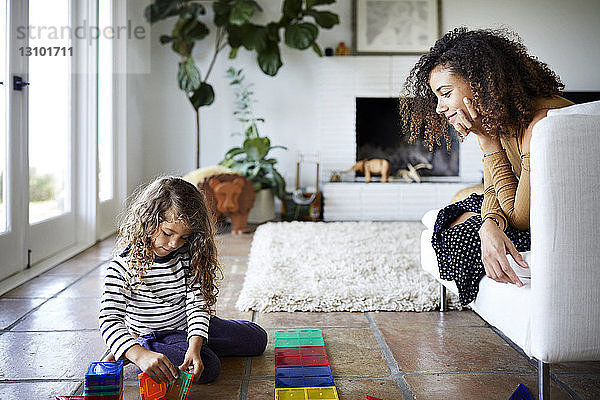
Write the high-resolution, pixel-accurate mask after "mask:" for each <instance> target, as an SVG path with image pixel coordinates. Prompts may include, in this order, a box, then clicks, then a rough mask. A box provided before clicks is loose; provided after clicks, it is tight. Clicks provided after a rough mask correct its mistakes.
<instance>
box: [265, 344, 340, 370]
mask: <svg viewBox="0 0 600 400" xmlns="http://www.w3.org/2000/svg"><path fill="white" fill-rule="evenodd" d="M309 365H329V359H328V358H327V353H326V352H325V347H324V346H309V347H275V366H276V367H297V366H309Z"/></svg>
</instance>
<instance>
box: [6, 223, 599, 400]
mask: <svg viewBox="0 0 600 400" xmlns="http://www.w3.org/2000/svg"><path fill="white" fill-rule="evenodd" d="M112 241H113V239H107V240H105V241H103V242H101V243H99V244H97V245H96V246H94V247H92V248H90V249H88V250H87V251H85V252H84V253H82V254H80V255H78V256H76V257H74V258H72V259H71V260H68V261H66V262H64V263H62V264H61V265H59V266H57V267H56V268H54V269H52V270H50V271H48V272H47V273H45V274H43V275H42V276H39V277H37V278H35V279H33V280H31V281H30V282H28V283H26V284H24V285H22V286H20V287H18V288H16V289H14V290H12V291H11V292H9V293H6V294H5V295H4V296H2V297H1V298H0V307H1V311H0V329H1V330H0V399H2V400H13V399H54V396H55V395H58V394H71V393H81V390H82V387H81V381H82V379H83V375H84V373H85V369H86V366H87V365H88V363H89V362H90V361H94V360H98V359H100V358H101V357H102V355H103V354H104V351H105V348H104V344H103V342H102V339H101V338H100V335H99V333H98V331H97V320H96V315H97V311H96V310H97V303H98V298H99V296H100V292H101V285H102V276H103V271H104V266H103V264H104V263H105V261H106V260H108V259H109V257H110V251H111V248H112ZM251 242H252V235H244V236H231V235H227V234H225V235H220V236H219V247H220V249H221V255H222V264H223V267H224V273H225V278H224V281H223V283H222V285H221V286H222V287H221V293H220V296H219V302H218V305H217V313H218V315H219V316H221V317H224V318H235V319H252V318H254V319H255V321H257V322H258V323H259V324H260V325H261V326H263V327H264V328H265V329H266V330H267V331H268V332H269V337H270V341H269V345H268V347H267V349H266V351H265V353H264V355H262V356H260V357H255V358H252V359H247V358H230V359H226V360H224V362H223V372H222V374H221V376H220V377H219V379H218V380H217V381H216V382H214V383H212V384H209V385H195V386H194V387H193V389H192V391H191V394H190V396H189V398H190V399H217V400H227V399H235V400H238V399H251V400H261V399H273V397H274V391H273V388H274V377H273V375H274V360H273V359H274V355H273V341H272V338H273V331H274V330H276V329H296V328H318V329H322V330H323V334H324V338H325V345H326V348H327V353H328V355H329V359H330V363H331V369H332V371H333V374H334V379H335V382H336V385H337V387H338V391H339V395H340V399H342V400H364V399H365V398H366V395H371V396H376V397H380V398H383V399H386V400H392V399H463V400H467V399H474V400H475V399H476V400H482V399H504V400H506V399H508V398H509V397H510V395H511V393H512V392H513V391H514V389H515V388H516V387H517V385H518V384H519V383H524V384H525V385H526V386H527V387H528V388H529V389H530V391H531V392H532V394H533V396H534V398H537V387H536V384H537V372H536V369H535V367H534V366H533V365H532V363H531V362H530V360H528V359H527V358H526V357H524V356H523V355H522V354H521V353H520V352H519V351H517V350H516V349H514V348H513V347H511V346H510V345H509V344H507V343H506V342H505V341H504V340H503V339H502V338H501V337H500V336H498V335H497V334H496V333H495V332H494V330H493V329H492V328H490V327H489V326H488V325H487V324H486V323H485V322H484V321H483V320H481V319H480V318H479V317H478V316H477V315H476V314H474V313H473V312H471V311H460V312H459V311H453V312H446V313H439V312H427V313H402V312H381V313H343V312H336V313H300V312H299V313H267V314H258V313H255V314H254V315H253V313H250V312H240V311H237V310H236V309H235V302H236V299H237V295H238V293H239V291H240V289H241V287H242V285H243V282H244V274H245V269H246V263H247V259H248V253H249V251H250V245H251ZM551 372H552V378H553V382H552V394H551V395H552V399H553V400H558V399H600V362H588V363H565V364H557V365H552V366H551ZM125 378H126V380H125V382H126V383H125V385H126V386H125V400H134V399H139V398H140V397H139V392H138V386H137V371H136V369H135V368H134V366H132V365H130V366H128V367H126V374H125Z"/></svg>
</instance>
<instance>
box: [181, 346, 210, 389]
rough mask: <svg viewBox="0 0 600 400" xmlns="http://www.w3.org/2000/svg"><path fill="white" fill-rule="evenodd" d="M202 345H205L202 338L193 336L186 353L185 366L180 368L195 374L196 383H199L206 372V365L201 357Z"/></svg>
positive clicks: (182, 365)
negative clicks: (203, 372)
mask: <svg viewBox="0 0 600 400" xmlns="http://www.w3.org/2000/svg"><path fill="white" fill-rule="evenodd" d="M202 343H204V339H203V338H202V337H200V336H192V337H191V338H190V340H189V344H188V349H187V351H186V352H185V358H184V360H183V364H181V365H180V366H179V369H180V370H182V371H186V372H189V373H192V374H194V382H198V380H199V379H200V375H202V371H204V363H203V362H202V358H201V357H200V350H201V349H202Z"/></svg>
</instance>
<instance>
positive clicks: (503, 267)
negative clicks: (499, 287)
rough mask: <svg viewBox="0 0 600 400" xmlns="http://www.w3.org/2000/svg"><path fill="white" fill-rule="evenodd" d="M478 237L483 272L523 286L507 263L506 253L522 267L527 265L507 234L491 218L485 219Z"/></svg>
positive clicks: (494, 278) (498, 279) (490, 276)
mask: <svg viewBox="0 0 600 400" xmlns="http://www.w3.org/2000/svg"><path fill="white" fill-rule="evenodd" d="M479 237H480V238H481V260H482V261H483V267H484V268H485V274H486V275H487V276H488V277H489V278H491V279H493V280H495V281H496V282H503V283H514V284H515V285H517V286H519V287H521V286H523V282H521V280H520V279H519V277H518V276H517V274H516V273H515V271H514V270H513V269H512V267H511V266H510V264H509V263H508V258H506V254H510V255H511V256H512V257H513V258H514V259H515V261H516V262H517V264H519V265H520V266H522V267H523V268H529V266H528V265H527V263H526V262H525V260H523V257H522V256H521V253H519V252H518V251H517V249H516V248H515V245H514V244H513V243H512V242H511V241H510V239H509V238H508V236H506V234H505V233H504V232H502V230H500V228H499V227H498V225H496V223H495V222H494V221H493V220H491V219H487V220H485V221H484V222H483V225H482V226H481V229H480V230H479Z"/></svg>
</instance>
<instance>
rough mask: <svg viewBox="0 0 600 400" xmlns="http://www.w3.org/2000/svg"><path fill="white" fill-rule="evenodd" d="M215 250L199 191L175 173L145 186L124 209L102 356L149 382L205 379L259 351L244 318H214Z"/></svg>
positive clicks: (108, 282)
mask: <svg viewBox="0 0 600 400" xmlns="http://www.w3.org/2000/svg"><path fill="white" fill-rule="evenodd" d="M217 273H221V270H220V267H219V264H218V261H217V248H216V246H215V242H214V232H213V227H212V224H211V220H210V215H209V212H208V210H207V208H206V204H205V202H204V196H203V195H202V193H200V192H199V191H198V190H197V189H196V187H194V186H193V185H192V184H190V183H188V182H186V181H184V180H183V179H180V178H176V177H165V178H160V179H157V180H156V181H154V182H153V183H152V184H150V185H149V186H148V187H147V188H146V189H145V190H143V191H142V192H141V193H140V194H139V195H138V196H137V198H136V199H135V200H134V202H133V203H132V204H131V206H130V207H129V209H128V212H127V213H126V215H125V217H124V219H123V221H122V223H121V226H120V229H119V234H118V238H117V245H116V246H115V256H114V258H113V259H112V261H111V262H110V265H109V266H108V268H107V272H106V277H105V280H104V293H103V295H102V301H101V304H100V332H101V334H102V337H103V339H104V341H105V342H106V344H107V346H108V348H109V349H110V353H111V354H109V355H108V356H107V357H106V360H114V359H117V360H125V359H126V360H129V361H131V362H133V363H135V364H136V365H137V366H138V367H139V368H140V369H141V370H142V371H144V372H146V373H147V374H149V375H150V376H151V377H152V378H153V379H154V380H155V381H158V380H159V379H160V380H161V381H163V382H167V383H170V382H173V381H174V380H175V379H177V377H178V369H177V368H176V367H175V366H178V367H179V369H180V370H186V371H189V372H192V373H193V374H194V381H196V382H199V383H207V382H211V381H213V380H215V379H216V378H217V377H218V376H219V373H220V372H221V362H220V361H219V357H223V356H238V357H248V356H257V355H260V354H262V353H263V351H264V349H265V347H266V344H267V334H266V332H265V331H264V330H263V329H262V328H261V327H260V326H258V325H256V324H254V323H252V322H249V321H233V320H224V319H220V318H217V317H216V316H214V315H211V314H213V311H214V309H213V306H214V305H215V303H216V301H217V293H218V289H217V286H216V276H217Z"/></svg>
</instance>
